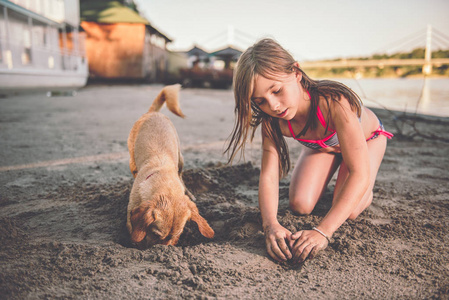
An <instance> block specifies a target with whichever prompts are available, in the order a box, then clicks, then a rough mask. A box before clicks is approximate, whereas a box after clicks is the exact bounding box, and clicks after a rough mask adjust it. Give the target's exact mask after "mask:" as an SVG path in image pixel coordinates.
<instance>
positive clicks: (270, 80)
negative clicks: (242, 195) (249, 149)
mask: <svg viewBox="0 0 449 300" xmlns="http://www.w3.org/2000/svg"><path fill="white" fill-rule="evenodd" d="M234 96H235V102H236V107H235V113H236V122H235V126H234V129H233V132H232V134H231V136H230V141H229V145H228V147H227V149H226V151H225V152H228V153H230V159H229V162H231V161H232V160H233V159H234V157H235V155H236V154H237V152H239V151H242V152H243V151H244V149H245V143H246V141H247V139H248V135H249V134H251V141H252V139H253V138H254V133H255V130H256V128H257V127H258V126H259V125H262V142H263V153H262V163H261V172H260V179H259V208H260V213H261V216H262V222H263V228H264V233H265V240H266V247H267V252H268V254H269V255H270V256H271V257H272V258H273V259H275V260H277V261H286V260H291V262H292V263H301V262H303V261H305V259H306V258H313V257H314V256H316V254H317V252H319V251H320V250H322V249H324V248H326V247H327V245H328V242H329V241H330V240H331V237H332V234H333V233H334V232H335V231H336V230H337V229H338V228H339V227H340V226H341V225H342V224H343V223H344V222H345V220H346V219H355V218H356V217H357V216H358V215H359V214H360V213H361V212H362V211H363V210H364V209H365V208H367V207H368V206H369V205H370V204H371V201H372V198H373V192H372V189H373V185H374V181H375V179H376V175H377V171H378V169H379V166H380V163H381V161H382V158H383V155H384V153H385V148H386V137H388V138H391V136H392V134H391V133H389V132H386V131H384V129H383V126H382V123H381V122H380V120H379V119H378V118H377V117H376V115H375V114H374V113H373V112H372V111H371V110H369V109H368V108H366V107H363V106H362V104H361V101H360V98H359V97H358V96H357V95H356V94H355V93H354V92H353V91H352V90H351V89H349V88H348V87H346V86H345V85H343V84H341V83H338V82H334V81H328V80H322V81H317V80H313V79H311V78H309V77H308V76H307V75H306V74H305V73H304V72H303V71H302V70H301V69H300V67H299V64H298V63H297V62H296V61H295V60H294V59H293V57H292V56H291V55H290V54H289V53H288V52H287V51H286V50H285V49H284V48H282V47H281V46H280V45H279V44H278V43H277V42H275V41H274V40H272V39H263V40H261V41H259V42H258V43H256V44H255V45H253V46H252V47H250V48H248V49H247V50H246V51H245V52H244V53H243V54H242V55H241V56H240V58H239V61H238V63H237V66H236V68H235V70H234ZM250 127H251V128H252V133H250V132H249V131H250ZM284 136H285V137H288V138H294V139H295V140H297V141H298V142H299V143H300V144H301V145H303V149H302V151H301V154H300V156H299V158H298V161H297V162H296V164H295V167H294V170H293V174H292V176H291V182H290V190H289V198H290V199H289V203H290V208H291V209H292V210H293V211H294V212H295V213H298V214H310V213H311V212H312V210H313V209H314V207H315V205H316V203H317V202H318V200H319V198H320V196H321V195H322V194H323V191H324V189H325V188H326V186H327V184H328V183H329V181H330V179H331V178H332V176H333V174H334V173H335V171H336V170H337V168H338V167H340V169H339V171H338V177H337V181H336V184H335V189H334V195H333V200H332V207H331V209H330V210H329V212H328V213H327V214H326V216H325V217H324V218H323V219H322V221H321V223H320V224H318V225H317V226H316V227H314V228H313V229H312V230H301V231H298V232H296V233H294V234H292V233H291V232H290V231H288V230H287V229H286V228H284V227H283V226H282V225H280V224H279V222H278V220H277V209H278V202H279V179H280V178H281V177H283V176H285V175H286V174H287V173H288V172H289V169H290V158H289V154H288V148H287V144H286V142H285V140H284Z"/></svg>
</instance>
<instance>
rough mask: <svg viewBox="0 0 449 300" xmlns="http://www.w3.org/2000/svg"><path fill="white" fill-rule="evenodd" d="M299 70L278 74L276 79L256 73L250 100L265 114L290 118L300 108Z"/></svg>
mask: <svg viewBox="0 0 449 300" xmlns="http://www.w3.org/2000/svg"><path fill="white" fill-rule="evenodd" d="M301 78H302V73H301V72H298V71H297V72H293V73H290V74H280V75H278V76H276V79H268V78H265V77H262V76H260V75H256V77H255V80H254V90H253V94H252V96H251V100H252V101H254V103H255V104H256V105H257V106H258V107H259V108H260V109H261V110H262V111H263V112H264V113H266V114H267V115H270V116H272V117H275V118H280V119H284V120H291V119H293V118H294V117H295V115H296V114H297V113H298V111H299V110H300V109H301V106H300V103H301V101H300V100H301V99H302V98H301V97H302V95H303V92H302V87H301V83H300V82H301Z"/></svg>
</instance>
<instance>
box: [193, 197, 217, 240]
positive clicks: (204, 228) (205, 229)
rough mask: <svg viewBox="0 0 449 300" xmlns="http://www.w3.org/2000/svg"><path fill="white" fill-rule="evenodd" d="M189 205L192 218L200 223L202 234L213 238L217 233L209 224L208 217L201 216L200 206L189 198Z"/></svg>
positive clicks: (199, 227)
mask: <svg viewBox="0 0 449 300" xmlns="http://www.w3.org/2000/svg"><path fill="white" fill-rule="evenodd" d="M188 205H189V208H190V212H191V216H190V220H192V221H194V222H195V223H196V224H197V225H198V229H199V230H200V232H201V234H202V235H203V236H205V237H207V238H210V239H211V238H213V237H214V235H215V232H214V230H213V229H212V228H211V227H210V226H209V224H208V223H207V221H206V219H204V218H203V217H202V216H200V213H199V212H198V208H197V207H196V204H195V203H194V202H192V201H190V200H188Z"/></svg>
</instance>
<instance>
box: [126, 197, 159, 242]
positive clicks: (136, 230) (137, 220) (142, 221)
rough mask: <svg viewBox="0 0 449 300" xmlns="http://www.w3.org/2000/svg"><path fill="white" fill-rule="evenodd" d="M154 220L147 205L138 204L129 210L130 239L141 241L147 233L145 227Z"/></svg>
mask: <svg viewBox="0 0 449 300" xmlns="http://www.w3.org/2000/svg"><path fill="white" fill-rule="evenodd" d="M153 222H154V217H153V213H152V209H151V207H150V206H148V205H140V206H139V207H136V208H135V209H133V210H132V211H131V225H132V232H131V241H132V242H133V243H139V242H141V241H142V240H143V239H144V238H145V236H146V235H147V228H148V226H150V225H151V223H153Z"/></svg>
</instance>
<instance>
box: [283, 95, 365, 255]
mask: <svg viewBox="0 0 449 300" xmlns="http://www.w3.org/2000/svg"><path fill="white" fill-rule="evenodd" d="M330 113H331V116H332V122H331V123H330V124H331V125H332V127H333V128H334V129H335V130H336V131H337V134H338V140H339V142H340V148H341V153H342V156H343V162H344V164H345V165H346V167H347V169H348V176H347V178H346V179H344V178H339V180H343V184H342V185H341V186H340V188H339V191H337V193H334V199H333V201H332V207H331V209H330V210H329V212H328V213H327V214H326V216H325V217H324V218H323V220H322V221H321V223H320V224H319V225H318V226H317V229H318V230H305V231H299V232H296V233H295V234H294V235H293V236H292V239H293V240H296V241H292V242H294V246H293V248H294V250H293V252H294V259H293V261H294V262H302V261H304V260H305V259H306V258H307V257H310V258H313V257H314V256H315V255H316V254H317V252H318V251H320V250H322V249H324V248H325V247H326V246H327V239H326V238H325V237H324V236H323V235H322V234H321V233H324V234H325V235H326V236H327V237H331V236H332V234H333V233H334V232H335V231H336V230H337V229H338V228H339V227H340V226H341V225H342V224H343V223H344V222H345V221H346V220H347V219H348V217H349V216H350V215H351V213H352V212H353V211H354V210H355V208H356V207H357V205H358V204H359V203H360V201H361V200H362V197H363V195H364V194H365V192H366V190H367V189H368V187H369V177H370V163H369V155H368V146H367V143H366V140H365V135H364V133H363V129H362V126H361V123H360V122H359V120H358V117H357V114H356V113H355V112H354V111H352V110H351V108H350V106H349V102H348V101H347V100H346V99H345V98H343V97H342V99H341V100H340V101H339V102H338V103H336V102H333V101H332V102H331V104H330ZM331 125H330V126H331ZM320 232H321V233H320ZM309 254H310V255H309Z"/></svg>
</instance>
